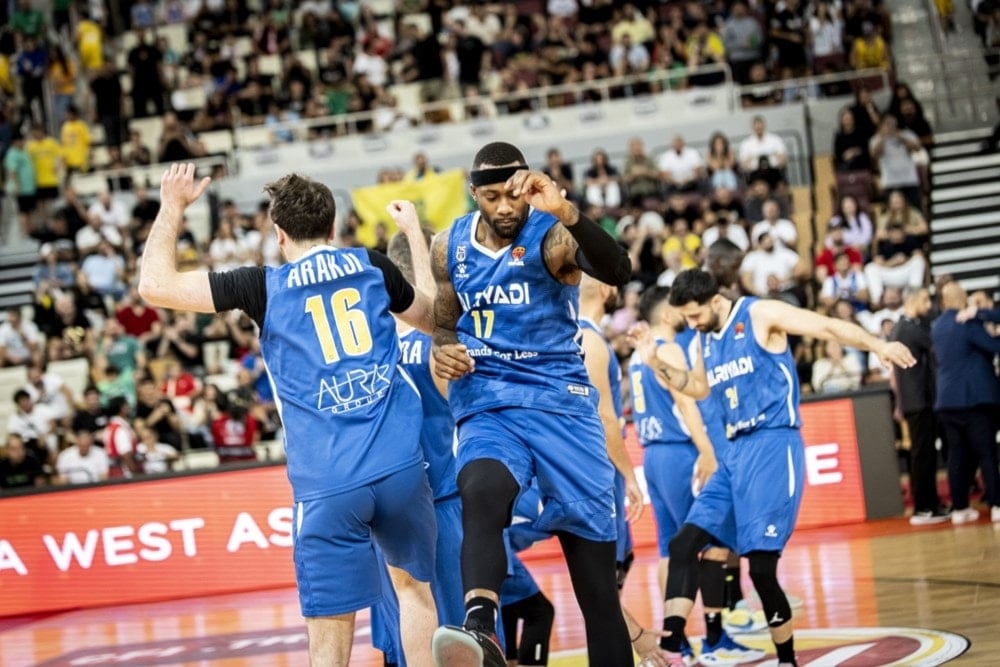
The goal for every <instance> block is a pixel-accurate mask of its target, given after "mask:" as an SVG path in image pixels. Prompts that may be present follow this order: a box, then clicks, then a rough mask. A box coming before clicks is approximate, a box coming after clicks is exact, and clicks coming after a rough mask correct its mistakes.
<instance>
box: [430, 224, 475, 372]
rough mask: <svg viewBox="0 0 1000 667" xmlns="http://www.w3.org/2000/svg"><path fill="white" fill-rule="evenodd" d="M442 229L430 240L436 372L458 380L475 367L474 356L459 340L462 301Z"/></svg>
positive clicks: (445, 234) (447, 231) (447, 233)
mask: <svg viewBox="0 0 1000 667" xmlns="http://www.w3.org/2000/svg"><path fill="white" fill-rule="evenodd" d="M449 233H450V230H446V231H444V232H441V233H440V234H438V235H437V236H435V237H434V240H433V241H432V242H431V271H432V272H433V274H434V282H435V284H436V286H437V292H436V294H435V295H434V334H433V336H432V338H433V342H434V346H433V355H434V365H433V366H434V372H435V374H436V375H437V376H438V377H440V378H442V379H444V380H457V379H458V378H460V377H462V376H463V375H465V374H466V373H471V372H472V370H473V361H472V357H470V356H469V355H468V352H467V351H466V347H465V346H464V345H462V344H461V343H460V342H459V341H458V333H457V331H456V328H457V326H458V318H459V317H461V316H462V304H461V303H460V302H459V300H458V294H456V293H455V286H454V285H452V283H451V274H449V272H448V235H449Z"/></svg>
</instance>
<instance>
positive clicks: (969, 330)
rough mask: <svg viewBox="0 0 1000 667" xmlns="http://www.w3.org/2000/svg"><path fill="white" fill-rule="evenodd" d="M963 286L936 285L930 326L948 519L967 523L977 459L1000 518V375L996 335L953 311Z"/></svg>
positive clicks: (972, 516)
mask: <svg viewBox="0 0 1000 667" xmlns="http://www.w3.org/2000/svg"><path fill="white" fill-rule="evenodd" d="M967 301H968V300H967V298H966V294H965V290H964V289H962V287H961V285H959V284H958V283H956V282H951V283H948V284H946V285H945V286H944V287H943V288H942V290H941V306H942V308H943V309H944V310H943V312H942V313H941V316H940V317H938V318H937V319H936V320H935V321H934V324H933V326H932V327H931V340H932V341H933V343H934V360H935V363H936V367H937V398H936V400H935V402H934V410H935V411H936V412H937V415H938V419H939V421H940V422H941V426H942V427H943V429H944V432H945V438H946V439H947V441H948V446H949V452H948V482H949V485H950V488H951V502H952V514H951V520H952V523H956V524H960V523H969V522H972V521H975V520H976V519H978V518H979V512H977V511H976V510H975V509H973V508H972V507H970V506H969V478H970V476H971V475H970V473H971V472H972V470H973V469H974V466H975V462H976V460H977V459H978V460H979V465H980V467H981V469H982V473H983V483H984V486H985V487H986V493H985V494H984V496H983V499H984V500H985V501H986V502H988V503H989V505H990V507H991V511H990V516H991V519H992V520H993V521H996V522H1000V472H998V470H997V444H996V431H997V418H996V415H997V412H998V409H1000V381H998V379H997V376H996V372H995V370H994V366H993V359H994V357H995V356H996V355H997V354H1000V338H993V337H991V336H990V335H989V334H988V333H987V332H986V329H985V328H984V327H983V323H982V321H980V320H979V319H972V320H969V321H967V322H965V323H964V324H963V323H960V322H958V321H957V319H956V317H957V315H958V314H959V312H960V311H962V310H963V309H965V307H966V305H967Z"/></svg>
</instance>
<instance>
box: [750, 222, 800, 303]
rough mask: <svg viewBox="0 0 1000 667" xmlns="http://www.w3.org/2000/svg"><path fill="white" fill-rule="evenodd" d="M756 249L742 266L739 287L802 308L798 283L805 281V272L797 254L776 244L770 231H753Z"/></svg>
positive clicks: (756, 294) (755, 294)
mask: <svg viewBox="0 0 1000 667" xmlns="http://www.w3.org/2000/svg"><path fill="white" fill-rule="evenodd" d="M752 236H753V242H754V249H753V250H751V251H750V252H748V253H747V255H746V257H744V258H743V264H742V266H741V267H740V284H741V285H742V287H743V290H744V291H745V292H746V293H747V294H753V295H754V296H758V297H767V298H777V299H782V300H784V301H788V302H789V303H792V304H793V305H796V306H798V305H801V303H802V301H801V297H800V296H799V294H798V290H797V283H798V282H799V281H800V280H803V279H804V278H805V277H806V275H805V270H804V269H803V267H802V264H801V262H800V261H799V256H798V254H797V253H796V252H795V251H793V250H790V249H788V248H786V247H785V246H783V245H781V244H780V243H776V242H775V241H774V239H773V238H772V235H771V233H770V232H769V231H768V229H766V228H764V227H762V228H760V229H756V230H755V231H754V232H753V235H752Z"/></svg>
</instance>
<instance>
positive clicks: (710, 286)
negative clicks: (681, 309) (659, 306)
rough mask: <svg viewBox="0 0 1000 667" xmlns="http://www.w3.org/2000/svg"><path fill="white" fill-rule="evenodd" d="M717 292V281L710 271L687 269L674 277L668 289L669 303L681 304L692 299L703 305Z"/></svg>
mask: <svg viewBox="0 0 1000 667" xmlns="http://www.w3.org/2000/svg"><path fill="white" fill-rule="evenodd" d="M718 293H719V283H717V282H716V281H715V278H713V277H712V274H711V273H709V272H708V271H702V270H701V269H688V270H687V271H682V272H681V273H680V274H679V275H678V276H677V278H675V279H674V284H673V286H672V288H671V290H670V305H671V306H683V305H684V304H688V303H691V302H692V301H694V302H695V303H697V304H698V305H699V306H703V305H705V304H706V303H708V302H709V301H710V300H711V298H712V297H713V296H715V295H716V294H718Z"/></svg>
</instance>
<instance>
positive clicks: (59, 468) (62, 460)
mask: <svg viewBox="0 0 1000 667" xmlns="http://www.w3.org/2000/svg"><path fill="white" fill-rule="evenodd" d="M73 436H74V442H73V444H71V445H70V446H69V447H67V448H66V449H64V450H62V451H61V452H59V455H58V456H57V457H56V473H57V477H56V478H55V480H54V481H55V483H58V484H90V483H93V482H103V481H104V480H106V479H107V478H108V471H109V469H110V462H109V461H108V455H107V453H106V452H105V451H104V448H103V447H100V446H98V445H96V444H95V442H94V432H93V431H91V430H90V429H88V428H80V429H78V430H76V431H74V433H73Z"/></svg>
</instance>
